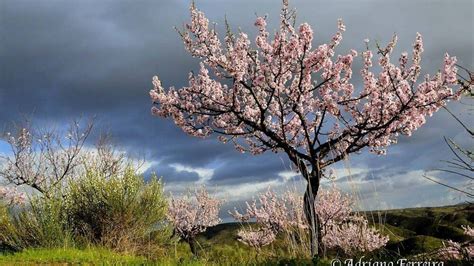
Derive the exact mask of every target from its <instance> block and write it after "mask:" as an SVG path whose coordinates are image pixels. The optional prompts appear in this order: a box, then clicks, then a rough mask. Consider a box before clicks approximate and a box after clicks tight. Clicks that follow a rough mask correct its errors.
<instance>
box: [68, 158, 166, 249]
mask: <svg viewBox="0 0 474 266" xmlns="http://www.w3.org/2000/svg"><path fill="white" fill-rule="evenodd" d="M65 199H66V208H65V215H66V219H67V223H68V225H69V226H70V228H71V229H72V232H73V234H74V236H75V237H76V239H80V240H81V242H85V243H92V244H101V245H104V246H106V247H109V248H112V249H114V250H117V251H127V252H132V253H135V252H136V251H138V250H139V249H140V250H141V251H144V247H147V248H156V247H157V246H156V245H155V244H156V243H159V242H161V241H163V239H160V238H164V237H165V235H166V234H165V233H164V232H163V231H165V230H167V227H166V226H165V225H164V224H163V221H164V219H165V215H166V209H167V202H166V200H165V197H164V194H163V185H162V183H161V181H160V180H158V179H157V178H156V177H153V178H152V179H151V180H150V181H149V182H145V180H144V179H143V177H142V176H141V175H139V174H137V173H136V171H135V169H133V168H132V167H128V168H126V169H125V171H124V172H123V173H121V174H115V175H112V176H106V175H104V174H102V173H101V172H93V171H89V172H87V174H86V175H85V176H84V177H83V178H81V179H77V180H74V181H71V182H70V183H69V186H68V188H67V191H66V193H65Z"/></svg>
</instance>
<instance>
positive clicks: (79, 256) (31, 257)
mask: <svg viewBox="0 0 474 266" xmlns="http://www.w3.org/2000/svg"><path fill="white" fill-rule="evenodd" d="M43 263H48V264H61V263H68V264H82V265H84V264H101V265H104V264H105V265H117V264H126V265H142V264H145V263H147V260H146V258H144V257H138V256H131V255H124V254H118V253H115V252H112V251H110V250H106V249H101V248H88V249H83V250H80V249H74V248H64V249H63V248H56V249H27V250H24V251H22V252H17V253H11V254H4V255H2V256H0V265H12V264H13V265H15V264H16V265H20V264H21V265H25V264H26V265H36V264H43Z"/></svg>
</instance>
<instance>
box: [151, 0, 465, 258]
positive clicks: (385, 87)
mask: <svg viewBox="0 0 474 266" xmlns="http://www.w3.org/2000/svg"><path fill="white" fill-rule="evenodd" d="M190 11H191V22H190V23H189V24H187V25H186V26H185V28H184V30H183V31H180V32H179V33H180V35H181V37H182V39H183V42H184V46H185V48H186V49H187V50H188V52H189V53H190V54H191V55H192V56H194V57H197V58H200V59H201V64H200V69H199V72H198V73H196V74H193V73H191V74H190V75H189V85H188V86H186V87H183V88H181V89H175V88H173V87H172V88H170V89H169V90H168V91H165V90H164V88H163V87H162V83H161V80H160V79H159V78H158V77H157V76H155V77H153V85H154V89H153V90H151V91H150V97H151V99H152V101H153V104H154V105H153V107H152V113H153V114H154V115H157V116H161V117H165V118H166V117H171V118H172V119H173V120H174V121H175V123H176V125H177V126H179V127H181V128H182V129H183V130H184V131H185V132H186V133H188V134H190V135H192V136H196V137H207V136H209V135H211V134H217V135H219V140H220V141H222V142H224V143H227V142H231V143H233V144H234V145H235V147H236V149H237V150H239V151H241V152H246V151H248V152H251V153H252V154H261V153H264V152H266V151H273V152H284V153H286V155H287V156H288V158H289V160H290V161H291V162H292V163H294V164H295V165H296V167H297V169H298V170H299V171H300V172H301V174H302V176H303V177H304V178H305V180H306V181H307V184H308V185H307V189H306V192H305V197H304V200H305V212H306V219H307V220H308V223H309V225H310V229H311V251H312V254H316V253H317V250H316V247H317V235H318V231H320V228H318V224H317V220H318V219H316V213H315V211H314V204H313V203H314V200H315V197H316V195H317V193H318V189H319V184H320V180H321V177H322V171H323V170H324V169H325V168H326V167H328V166H329V165H331V164H334V163H336V162H338V161H340V160H343V159H344V158H346V157H347V156H348V155H349V154H351V153H354V152H358V151H361V150H362V149H364V148H366V147H368V148H369V150H370V151H372V152H375V153H377V154H384V153H385V150H386V148H387V147H388V146H389V145H390V144H392V143H396V141H397V138H398V136H399V135H400V134H403V135H407V136H410V135H411V134H412V133H413V132H414V131H415V130H416V129H418V128H419V127H420V126H421V125H423V124H424V123H425V121H426V120H425V118H426V116H431V115H432V114H433V113H434V112H436V111H437V110H438V109H439V108H440V107H442V106H444V105H445V104H446V103H447V101H449V100H450V99H457V98H458V97H459V95H460V91H461V90H459V91H458V92H455V91H454V90H453V87H463V88H466V87H469V86H471V85H472V83H469V84H467V85H464V86H459V85H460V83H459V82H458V80H457V76H456V75H457V68H456V66H455V65H456V58H455V57H451V56H449V55H448V54H446V55H445V57H444V64H443V66H442V67H441V71H439V72H438V73H436V74H435V75H433V76H430V75H426V76H425V77H424V78H423V79H422V80H421V82H418V77H419V75H420V73H421V65H420V63H421V55H422V52H423V41H422V37H421V35H420V34H417V35H416V39H415V42H414V44H413V52H412V55H411V56H409V54H408V53H406V52H404V53H402V54H401V56H400V58H399V60H398V63H393V62H391V57H392V52H393V48H394V47H395V45H396V42H397V37H396V36H394V37H393V39H392V40H391V41H390V42H389V43H388V45H387V46H386V47H380V46H378V45H377V46H376V51H377V54H378V57H379V58H378V65H379V66H380V72H379V73H375V72H373V71H372V66H373V63H372V60H373V56H374V53H373V52H372V51H371V50H370V45H369V41H368V40H367V50H365V51H363V52H362V53H358V52H357V51H355V50H351V51H350V52H349V53H347V54H345V55H338V56H335V49H336V47H337V46H338V45H339V43H340V42H341V40H342V35H343V32H344V31H345V30H346V27H345V25H344V24H343V22H342V20H339V21H338V31H337V32H336V33H335V34H334V36H333V37H332V39H331V41H329V42H328V43H324V44H320V45H318V46H316V47H314V48H313V41H314V40H313V37H314V34H313V30H312V29H311V27H310V25H308V24H307V23H303V24H301V25H300V26H299V27H295V26H294V25H295V12H294V11H291V10H290V9H289V8H288V1H287V0H283V6H282V9H281V15H280V27H279V28H278V30H277V31H276V32H275V34H274V36H273V37H272V38H271V39H270V33H269V30H268V29H267V23H266V18H265V17H258V18H257V20H256V22H255V26H256V27H257V36H256V39H255V45H253V46H252V45H251V42H250V40H249V37H248V35H247V34H246V33H244V32H239V33H238V34H236V35H234V34H233V33H232V32H231V30H230V27H228V30H227V34H226V36H225V38H224V40H223V42H222V41H221V40H220V39H219V36H218V33H217V31H216V29H215V27H214V26H211V25H210V24H209V20H208V19H207V18H206V17H205V15H204V13H203V12H201V11H199V10H197V9H196V7H195V6H194V4H192V5H191V8H190ZM359 54H361V57H362V62H363V67H362V70H361V71H360V74H361V76H362V79H363V85H362V86H361V88H355V86H354V84H353V83H352V82H351V77H352V74H353V70H352V69H353V66H352V63H353V62H354V60H356V57H357V56H358V55H359Z"/></svg>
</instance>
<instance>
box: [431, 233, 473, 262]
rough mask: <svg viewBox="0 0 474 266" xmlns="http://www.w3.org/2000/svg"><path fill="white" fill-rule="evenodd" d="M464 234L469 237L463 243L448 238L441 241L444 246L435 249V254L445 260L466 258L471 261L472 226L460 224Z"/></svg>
mask: <svg viewBox="0 0 474 266" xmlns="http://www.w3.org/2000/svg"><path fill="white" fill-rule="evenodd" d="M462 229H463V230H464V234H465V235H466V236H468V237H469V238H470V239H469V240H468V241H465V242H463V243H459V242H455V241H452V240H448V241H447V243H443V244H444V245H445V246H444V247H443V248H441V249H439V250H437V251H436V255H437V256H438V257H439V258H441V259H445V260H466V261H472V260H473V259H474V228H471V227H470V226H469V225H467V226H462Z"/></svg>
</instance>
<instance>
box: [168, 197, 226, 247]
mask: <svg viewBox="0 0 474 266" xmlns="http://www.w3.org/2000/svg"><path fill="white" fill-rule="evenodd" d="M221 204H222V202H221V201H220V200H218V199H214V198H212V197H211V196H210V195H209V193H208V192H207V191H206V190H205V189H204V188H202V189H201V190H196V191H195V192H194V198H190V197H187V198H175V197H171V200H170V203H169V206H168V214H167V217H168V220H169V221H170V222H171V225H172V226H173V229H174V230H173V235H177V236H178V237H179V238H180V240H183V241H185V242H186V243H188V244H189V247H190V248H191V252H192V253H193V255H194V256H197V254H198V252H197V249H196V236H197V235H198V234H199V233H202V232H204V231H206V229H207V228H208V227H211V226H214V225H217V224H218V223H219V222H220V221H221V220H220V219H219V209H220V206H221Z"/></svg>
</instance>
